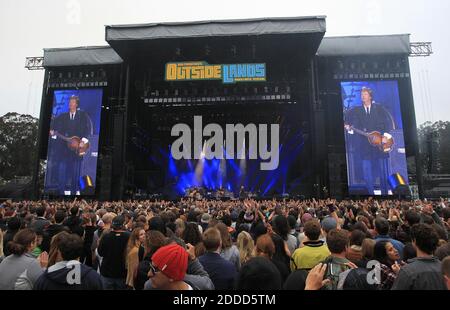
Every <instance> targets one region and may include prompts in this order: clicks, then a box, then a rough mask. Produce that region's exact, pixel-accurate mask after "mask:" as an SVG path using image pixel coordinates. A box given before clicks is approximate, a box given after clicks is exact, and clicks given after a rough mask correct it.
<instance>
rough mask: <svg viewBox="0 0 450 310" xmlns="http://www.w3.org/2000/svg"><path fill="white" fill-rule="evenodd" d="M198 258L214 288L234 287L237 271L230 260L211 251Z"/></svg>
mask: <svg viewBox="0 0 450 310" xmlns="http://www.w3.org/2000/svg"><path fill="white" fill-rule="evenodd" d="M198 259H199V261H200V263H201V264H202V266H203V268H205V270H206V272H207V273H208V274H209V277H210V278H211V280H212V282H213V283H214V287H215V288H216V290H228V289H233V288H234V284H235V279H236V275H237V272H236V268H235V267H234V265H233V264H232V263H231V262H229V261H227V260H226V259H224V258H222V257H221V256H220V254H218V253H211V252H208V253H206V254H204V255H202V256H200V257H199V258H198Z"/></svg>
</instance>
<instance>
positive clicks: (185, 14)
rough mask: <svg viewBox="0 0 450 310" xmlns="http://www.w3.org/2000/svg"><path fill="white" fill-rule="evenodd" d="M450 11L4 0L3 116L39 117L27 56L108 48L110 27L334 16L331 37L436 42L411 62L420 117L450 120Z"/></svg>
mask: <svg viewBox="0 0 450 310" xmlns="http://www.w3.org/2000/svg"><path fill="white" fill-rule="evenodd" d="M448 12H450V1H448V0H409V1H404V0H401V1H400V0H396V1H393V0H365V1H362V0H339V1H337V0H309V1H305V0H295V1H294V0H275V1H274V0H260V1H245V0H227V1H214V0H209V1H204V0H198V1H197V0H189V1H188V0H177V1H170V0H158V1H154V0H127V1H120V0H95V1H93V0H58V1H57V0H1V1H0V40H1V41H0V42H1V47H0V59H1V62H2V64H1V67H2V70H1V74H0V95H1V96H0V98H1V99H0V100H1V101H0V115H3V114H5V113H7V112H13V111H15V112H19V113H24V114H31V115H33V116H38V115H39V109H40V104H41V94H42V84H43V72H32V71H28V70H26V69H25V68H24V65H25V57H27V56H42V55H43V50H42V49H43V48H49V47H73V46H87V45H105V44H106V42H105V40H104V38H105V28H104V25H109V24H128V23H150V22H164V21H192V20H205V19H206V20H209V19H235V18H256V17H283V16H310V15H326V16H327V33H326V36H336V35H374V34H400V33H410V34H411V41H431V42H432V43H433V50H434V54H433V55H432V56H431V57H427V58H422V57H420V58H411V59H410V63H411V71H412V80H413V91H414V100H415V105H416V117H417V122H418V124H421V123H423V122H425V121H428V120H429V121H436V120H450V102H449V99H448V98H449V96H448V95H447V93H448V92H447V87H449V85H448V78H447V76H448V75H449V74H450V61H449V60H448V57H449V56H448V55H450V42H449V35H448V30H449V29H450V21H449V19H448ZM442 98H444V99H442Z"/></svg>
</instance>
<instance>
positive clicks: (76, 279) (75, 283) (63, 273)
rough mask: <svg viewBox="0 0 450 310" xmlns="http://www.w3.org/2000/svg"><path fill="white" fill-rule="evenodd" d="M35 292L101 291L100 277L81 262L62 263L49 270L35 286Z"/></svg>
mask: <svg viewBox="0 0 450 310" xmlns="http://www.w3.org/2000/svg"><path fill="white" fill-rule="evenodd" d="M34 289H35V290H101V289H103V285H102V281H101V278H100V276H99V275H98V273H97V272H95V270H94V269H92V268H91V267H88V266H86V265H84V264H81V263H80V262H79V261H74V260H72V261H62V262H58V263H56V264H55V265H53V266H51V267H49V268H47V269H46V270H45V271H44V273H43V274H42V275H41V276H40V277H39V279H38V280H37V281H36V283H35V284H34Z"/></svg>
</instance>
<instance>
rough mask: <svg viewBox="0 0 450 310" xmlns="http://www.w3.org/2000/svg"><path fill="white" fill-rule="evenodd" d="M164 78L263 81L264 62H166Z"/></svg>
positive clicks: (224, 81) (229, 82) (264, 74)
mask: <svg viewBox="0 0 450 310" xmlns="http://www.w3.org/2000/svg"><path fill="white" fill-rule="evenodd" d="M165 80H166V81H168V82H173V81H202V80H222V83H223V84H233V83H236V82H265V81H266V64H264V63H247V64H221V65H210V64H208V63H207V62H205V61H189V62H171V63H167V64H166V70H165Z"/></svg>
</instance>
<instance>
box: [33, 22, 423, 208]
mask: <svg viewBox="0 0 450 310" xmlns="http://www.w3.org/2000/svg"><path fill="white" fill-rule="evenodd" d="M325 32H326V24H325V17H323V16H315V17H298V18H262V19H249V20H225V21H202V22H186V23H159V24H142V25H114V26H106V41H107V43H108V44H109V46H103V47H82V48H63V49H45V50H44V66H45V81H44V88H43V89H44V91H43V97H42V106H41V115H40V124H39V133H40V134H39V141H38V145H39V161H38V162H37V163H36V165H37V166H38V165H39V164H41V163H43V162H46V163H47V173H46V176H45V180H44V181H41V182H38V180H39V177H38V175H37V174H36V175H35V180H36V182H35V184H36V195H45V196H52V197H54V196H59V195H61V191H62V189H60V187H61V186H60V185H61V184H60V183H61V182H60V179H58V178H61V174H60V170H61V167H60V166H59V163H58V161H57V159H55V158H57V157H55V155H54V153H55V151H54V150H53V149H52V145H53V144H54V143H55V142H54V141H53V140H55V139H56V138H54V139H53V140H52V138H49V131H50V130H51V129H52V127H54V124H53V122H56V121H55V120H56V119H57V117H58V116H59V114H58V113H63V112H64V111H65V110H64V106H65V105H66V103H67V102H68V100H69V96H70V95H71V94H72V95H76V96H79V97H80V98H81V105H80V107H81V110H87V111H88V114H89V113H91V114H90V118H91V128H90V129H91V130H90V134H89V137H87V138H88V140H89V142H90V149H89V150H88V151H87V155H86V156H85V157H84V158H83V160H82V164H81V172H80V178H83V177H84V180H86V177H89V178H88V180H91V183H89V182H88V183H89V184H87V185H86V182H82V183H80V186H81V187H80V193H81V194H82V195H88V194H90V195H94V197H95V198H97V199H100V200H111V199H114V200H115V199H125V198H130V197H133V196H134V197H136V195H137V196H138V197H141V198H146V197H149V196H150V197H154V196H152V195H160V194H161V195H163V196H165V197H168V198H176V197H179V196H183V195H184V194H185V192H186V190H188V189H190V188H193V187H200V188H204V189H205V190H206V191H209V192H214V191H218V190H221V189H223V190H224V191H226V192H229V193H235V196H236V197H238V196H239V194H238V193H239V191H240V189H241V188H242V187H243V188H244V189H245V191H246V192H249V193H259V195H260V196H261V197H272V196H280V197H283V195H286V194H290V195H291V197H292V196H303V197H324V196H327V195H331V196H332V197H337V198H342V197H347V196H349V195H373V194H374V193H375V195H376V194H377V191H381V188H380V189H378V187H377V186H378V185H379V184H381V183H382V182H381V178H380V179H377V177H376V175H375V174H374V177H373V184H374V186H375V190H374V192H372V193H371V192H370V191H369V192H367V188H369V187H368V185H367V184H366V183H367V182H365V181H364V177H365V175H362V174H361V172H359V171H362V170H361V169H362V168H361V167H360V166H358V165H359V162H358V160H359V158H358V156H357V155H355V150H354V148H355V144H351V143H352V142H347V140H346V139H350V138H347V135H348V133H346V132H344V119H345V117H346V113H347V112H348V111H350V110H351V109H352V108H355V107H357V104H359V101H358V98H359V97H360V93H361V89H362V87H365V86H367V85H369V86H371V87H372V88H373V89H374V90H375V91H377V92H378V94H382V95H383V96H385V97H383V99H385V98H388V96H396V98H397V97H398V99H396V100H394V101H395V102H398V107H397V106H395V103H393V104H392V108H391V106H389V105H386V109H387V110H388V111H389V113H390V115H392V122H393V123H394V132H393V136H394V139H395V141H396V146H397V148H396V149H395V151H394V152H391V154H389V162H388V164H389V169H390V172H391V171H392V173H394V172H396V173H399V174H401V175H402V176H403V177H404V178H405V179H406V180H407V181H409V182H417V180H416V177H415V176H417V175H419V174H420V167H419V166H417V167H416V162H417V158H418V157H417V155H418V147H417V132H416V122H415V116H414V115H415V113H414V103H413V96H412V90H411V77H410V70H409V63H408V57H409V53H410V48H409V36H408V35H393V36H360V37H333V38H326V37H325V38H324V35H325ZM384 82H389V83H391V84H386V83H384ZM346 83H347V84H346ZM94 90H101V97H100V99H98V100H97V101H95V100H94V99H92V98H94V94H93V93H91V92H89V91H94ZM83 96H84V97H83ZM378 96H380V95H378ZM375 99H377V98H375ZM394 101H393V102H394ZM94 102H97V103H94ZM95 104H98V107H99V112H98V113H97V112H95V113H94V112H93V111H94V109H93V108H92V109H90V107H91V106H92V105H95ZM90 105H91V106H90ZM55 107H58V108H59V109H60V110H58V109H56V108H55ZM92 115H96V116H97V117H96V118H95V117H93V116H92ZM199 117H201V124H200V125H199V124H198V123H196V120H198V119H199ZM178 124H184V125H186V127H188V128H192V135H194V136H195V133H199V132H200V135H201V139H200V140H199V141H194V140H195V137H192V141H191V142H192V152H191V153H190V154H191V157H189V158H182V159H177V158H174V156H173V152H171V150H172V146H173V145H174V143H175V144H176V140H177V138H178V137H177V136H174V134H173V129H174V127H175V126H176V125H178ZM209 124H215V125H217V126H216V127H214V128H216V129H217V128H223V129H224V132H223V135H221V136H220V139H218V140H216V142H217V141H220V143H222V142H224V143H222V144H215V147H212V145H211V144H212V142H211V141H208V139H209V138H210V137H211V133H210V135H205V130H206V131H207V127H208V125H209ZM230 124H232V125H242V127H244V128H247V129H249V128H250V127H247V126H250V125H255V128H256V130H257V131H256V132H257V134H255V135H257V137H258V139H257V142H258V143H255V144H253V143H252V136H251V133H248V132H247V133H246V134H245V135H244V136H243V140H242V139H241V140H239V136H238V137H237V138H236V139H235V140H233V141H231V140H228V139H227V137H226V133H225V128H227V126H228V125H230ZM249 124H250V125H249ZM271 124H277V125H278V126H279V131H278V137H279V141H277V142H278V143H274V141H272V140H270V138H271V136H272V137H273V135H274V134H275V131H274V129H273V127H271ZM263 125H268V128H270V129H268V130H267V132H265V133H266V134H267V135H266V138H267V140H268V141H269V143H268V147H267V150H266V151H269V150H270V148H271V146H273V147H274V148H277V149H278V155H279V156H278V157H277V159H278V162H277V165H276V166H274V167H272V168H274V169H266V170H264V169H261V167H263V165H264V163H267V162H268V161H269V160H270V158H268V157H267V156H266V157H264V156H262V155H264V152H263V150H261V144H262V143H261V139H262V136H263V137H264V135H263V134H262V133H261V131H260V130H261V128H262V129H264V126H263ZM351 138H353V137H351ZM230 141H231V142H230ZM349 141H350V140H349ZM349 143H350V144H349ZM218 145H220V148H219V147H218ZM184 147H185V146H184ZM184 147H183V150H182V151H184V150H185V149H184ZM205 149H209V150H210V152H214V154H215V155H216V156H215V157H212V158H209V157H208V155H206V154H207V153H208V152H206V151H205ZM232 149H233V150H235V152H233V154H231V155H230V156H228V154H227V152H229V151H230V150H232ZM239 149H241V150H242V152H241V153H240V156H238V154H237V153H238V152H239ZM272 151H273V149H272ZM196 152H197V153H196ZM266 153H267V152H266ZM394 153H395V154H394ZM196 154H197V156H195V155H196ZM252 154H253V155H254V156H252ZM232 155H234V156H232ZM406 163H408V169H414V173H412V171H413V170H410V171H408V172H409V175H408V172H406ZM397 167H400V168H398V169H397ZM36 171H38V169H36ZM358 188H361V191H360V192H358ZM349 189H350V190H349ZM390 190H391V192H393V191H394V190H395V189H394V188H391V189H390ZM74 193H75V191H72V192H71V195H73V194H74ZM158 197H159V196H158Z"/></svg>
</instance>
